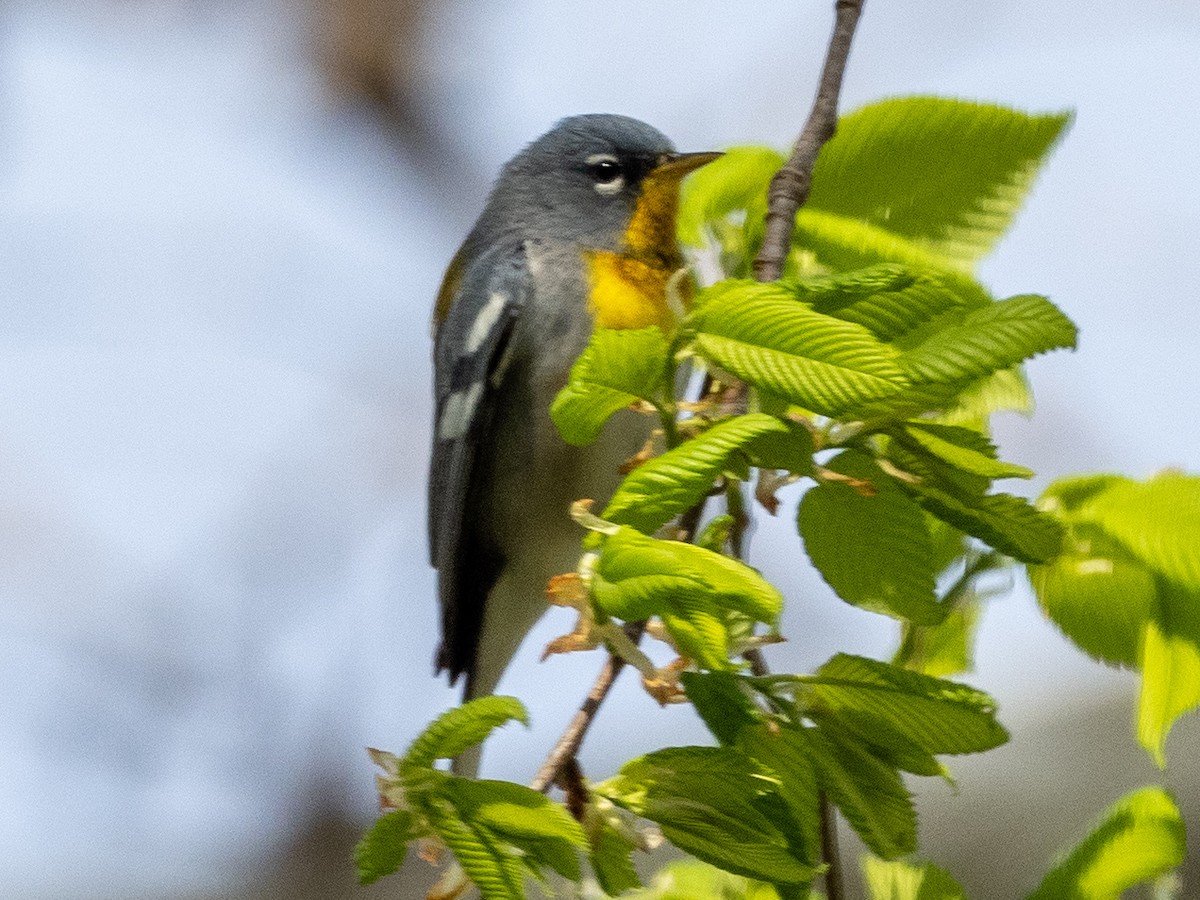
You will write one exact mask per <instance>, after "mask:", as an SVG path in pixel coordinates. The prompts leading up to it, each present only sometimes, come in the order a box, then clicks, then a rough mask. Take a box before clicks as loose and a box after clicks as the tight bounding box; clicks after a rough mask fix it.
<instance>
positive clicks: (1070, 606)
mask: <svg viewBox="0 0 1200 900" xmlns="http://www.w3.org/2000/svg"><path fill="white" fill-rule="evenodd" d="M1029 580H1030V582H1031V583H1032V584H1033V588H1034V591H1035V592H1036V594H1037V598H1038V602H1039V603H1040V604H1041V607H1042V609H1043V611H1044V612H1045V613H1046V615H1047V616H1048V617H1049V618H1050V620H1051V621H1052V622H1054V624H1055V625H1057V626H1058V627H1059V628H1060V629H1062V631H1063V633H1064V634H1065V635H1066V636H1067V637H1068V638H1070V639H1071V640H1072V641H1074V642H1075V644H1077V645H1078V646H1079V647H1080V648H1081V649H1083V650H1084V651H1085V652H1086V653H1088V654H1090V655H1091V656H1093V657H1095V658H1097V659H1101V660H1104V661H1105V662H1107V663H1111V664H1113V665H1119V666H1128V667H1135V666H1137V665H1139V657H1140V655H1141V646H1142V636H1143V632H1144V630H1145V628H1146V624H1147V622H1149V621H1150V619H1151V618H1152V617H1154V616H1155V615H1156V613H1157V611H1158V593H1159V591H1158V585H1157V583H1156V579H1155V577H1154V574H1153V573H1152V572H1150V571H1149V570H1148V569H1146V567H1145V566H1143V565H1142V564H1141V563H1139V562H1138V561H1137V560H1136V559H1134V558H1133V557H1132V556H1131V555H1130V554H1129V552H1128V551H1126V550H1125V549H1124V548H1123V547H1122V546H1121V545H1120V544H1118V543H1117V542H1116V541H1115V540H1113V539H1112V538H1111V537H1109V536H1108V535H1107V534H1105V533H1104V532H1103V531H1102V530H1101V529H1099V528H1097V527H1095V526H1091V525H1077V526H1076V527H1075V528H1073V529H1072V530H1071V534H1070V538H1069V541H1068V544H1067V546H1066V550H1065V552H1064V553H1063V554H1062V555H1061V556H1059V557H1058V558H1057V559H1054V560H1051V561H1050V562H1049V563H1048V564H1046V565H1044V566H1031V567H1030V568H1029Z"/></svg>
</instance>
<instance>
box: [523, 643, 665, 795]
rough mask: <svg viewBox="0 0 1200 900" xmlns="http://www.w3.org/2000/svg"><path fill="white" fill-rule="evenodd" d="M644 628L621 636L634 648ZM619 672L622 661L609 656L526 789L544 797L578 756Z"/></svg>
mask: <svg viewBox="0 0 1200 900" xmlns="http://www.w3.org/2000/svg"><path fill="white" fill-rule="evenodd" d="M645 624H646V623H645V622H633V623H631V624H629V625H626V626H625V633H626V634H627V635H628V636H629V639H630V640H631V641H633V642H634V643H635V644H636V643H638V642H639V641H640V640H641V639H642V630H643V628H644V627H645ZM623 668H625V660H623V659H622V658H621V657H619V656H617V655H616V654H615V653H610V654H609V655H608V659H607V660H606V661H605V663H604V668H603V669H601V670H600V674H599V676H597V678H596V680H595V682H594V683H593V684H592V689H591V690H590V691H588V695H587V697H585V698H584V701H583V703H581V704H580V706H579V711H578V712H576V713H575V717H574V718H573V719H571V724H569V725H568V726H567V728H566V730H565V731H564V732H563V733H562V736H561V737H560V738H559V739H558V742H557V743H556V744H555V745H554V749H553V750H551V751H550V753H549V755H548V756H547V757H546V761H545V762H544V763H542V767H541V768H540V769H538V773H537V775H535V776H534V778H533V781H531V782H530V784H529V786H530V787H531V788H533V789H534V790H535V791H541V792H542V793H543V794H544V793H546V791H548V790H550V788H551V787H553V786H554V783H555V782H556V781H557V780H558V776H559V773H560V772H561V771H562V770H563V768H564V766H566V765H568V764H569V763H570V762H571V761H572V760H574V759H575V754H576V753H578V752H579V748H580V746H581V745H582V744H583V739H584V737H585V736H586V735H587V731H588V728H590V727H591V724H592V720H593V719H595V718H596V713H597V712H599V711H600V704H601V703H603V702H604V698H605V697H607V696H608V692H609V690H610V689H611V688H612V686H613V682H614V681H616V680H617V676H618V675H620V674H621V670H622V669H623Z"/></svg>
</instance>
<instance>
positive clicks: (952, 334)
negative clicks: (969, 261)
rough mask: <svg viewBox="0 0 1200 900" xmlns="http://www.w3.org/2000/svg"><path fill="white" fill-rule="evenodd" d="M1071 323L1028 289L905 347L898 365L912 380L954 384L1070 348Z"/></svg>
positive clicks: (1074, 333) (1073, 331)
mask: <svg viewBox="0 0 1200 900" xmlns="http://www.w3.org/2000/svg"><path fill="white" fill-rule="evenodd" d="M1076 336H1077V331H1076V328H1075V325H1074V323H1072V322H1071V320H1070V319H1068V318H1067V317H1066V316H1064V315H1063V314H1062V313H1061V312H1060V311H1059V309H1058V308H1057V307H1056V306H1055V305H1054V304H1053V303H1051V302H1050V301H1049V300H1047V299H1046V298H1045V297H1038V296H1035V295H1032V294H1027V295H1022V296H1019V297H1010V298H1008V299H1007V300H998V301H996V302H995V303H989V304H987V305H986V306H981V307H979V308H978V309H974V310H972V311H971V312H969V313H967V315H966V316H965V317H964V318H963V319H962V321H961V322H959V323H958V324H955V325H948V326H947V327H945V328H942V329H941V330H939V331H937V332H935V333H934V334H932V335H930V336H929V337H928V338H927V339H926V340H925V341H924V342H923V343H921V344H919V345H918V346H916V347H914V348H912V349H910V350H906V351H905V352H904V354H903V355H902V356H901V358H900V360H899V365H900V368H901V369H903V371H904V373H905V375H907V376H908V378H909V379H911V381H912V382H913V383H916V384H949V385H953V384H957V383H959V382H962V381H966V380H969V379H972V378H980V377H982V376H985V375H990V374H991V373H993V372H997V371H1000V370H1001V369H1007V368H1009V367H1011V366H1014V365H1016V364H1017V363H1019V362H1022V361H1023V360H1026V359H1028V358H1029V357H1031V356H1036V355H1037V354H1039V353H1044V352H1046V351H1048V350H1055V349H1057V348H1060V347H1068V348H1071V349H1074V347H1075V339H1076Z"/></svg>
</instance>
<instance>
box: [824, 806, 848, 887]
mask: <svg viewBox="0 0 1200 900" xmlns="http://www.w3.org/2000/svg"><path fill="white" fill-rule="evenodd" d="M819 805H820V810H821V854H822V855H823V856H824V857H825V863H826V865H828V866H829V868H827V869H826V870H825V900H843V898H844V897H845V896H846V892H845V888H844V887H843V885H842V854H841V852H840V851H839V850H838V836H837V820H836V819H835V818H834V811H833V806H832V805H831V804H830V802H829V798H828V797H826V796H825V792H824V791H822V792H821V795H820V803H819Z"/></svg>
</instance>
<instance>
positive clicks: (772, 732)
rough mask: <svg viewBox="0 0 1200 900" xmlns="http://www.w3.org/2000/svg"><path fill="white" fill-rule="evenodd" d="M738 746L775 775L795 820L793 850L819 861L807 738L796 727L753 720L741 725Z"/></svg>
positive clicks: (816, 801)
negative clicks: (755, 722) (746, 726)
mask: <svg viewBox="0 0 1200 900" xmlns="http://www.w3.org/2000/svg"><path fill="white" fill-rule="evenodd" d="M738 746H739V747H740V748H741V749H742V750H743V751H745V753H746V754H747V755H748V756H750V757H751V758H752V759H753V760H754V761H755V762H757V763H759V764H760V765H761V766H763V767H764V768H765V769H767V770H768V771H769V772H770V773H771V774H772V775H774V777H775V790H776V792H777V793H778V794H779V797H780V799H782V800H783V802H784V803H785V804H786V805H787V808H788V813H789V814H790V816H791V819H792V821H793V822H794V823H795V828H796V836H797V837H798V840H793V846H794V847H795V852H796V854H797V855H798V856H799V857H800V858H801V859H803V860H804V861H805V862H806V863H808V864H809V865H812V866H817V865H819V864H820V863H821V812H820V785H819V782H818V779H817V770H816V768H815V766H814V764H813V761H812V757H811V754H810V752H809V745H808V742H807V741H806V740H805V738H804V735H803V734H801V733H799V729H798V728H793V727H785V728H778V727H769V726H768V725H766V724H756V725H755V726H754V727H751V728H747V729H743V730H742V732H741V734H740V735H739V740H738Z"/></svg>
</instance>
